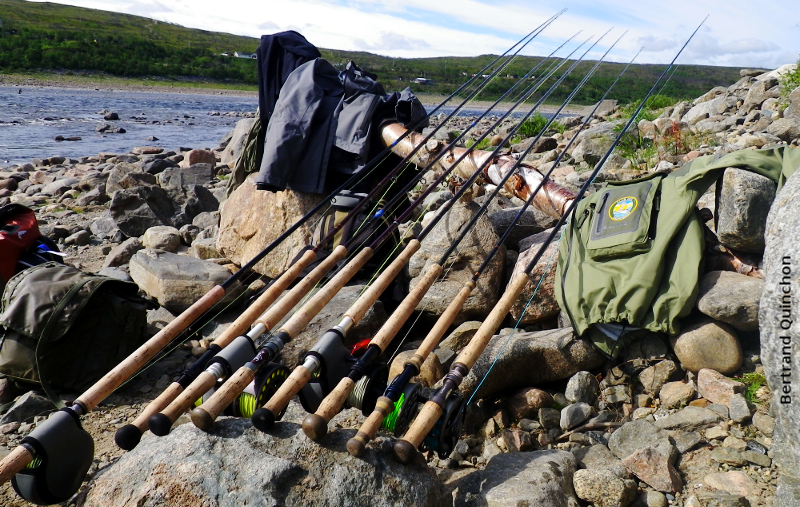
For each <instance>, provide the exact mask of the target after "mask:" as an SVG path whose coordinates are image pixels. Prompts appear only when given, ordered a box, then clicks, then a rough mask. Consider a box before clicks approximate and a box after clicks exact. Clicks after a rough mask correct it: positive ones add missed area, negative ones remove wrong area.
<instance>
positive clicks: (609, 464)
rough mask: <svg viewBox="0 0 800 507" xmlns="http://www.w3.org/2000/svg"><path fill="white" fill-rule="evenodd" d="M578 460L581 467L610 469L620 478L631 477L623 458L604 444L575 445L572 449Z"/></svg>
mask: <svg viewBox="0 0 800 507" xmlns="http://www.w3.org/2000/svg"><path fill="white" fill-rule="evenodd" d="M571 452H572V454H574V455H575V459H577V460H578V465H579V466H580V467H581V468H587V469H590V470H591V469H599V468H600V469H608V470H611V471H612V472H613V473H614V475H616V476H617V477H619V478H620V479H630V477H631V474H630V472H628V469H627V468H625V467H624V466H622V460H621V459H619V458H617V457H616V456H614V454H613V453H612V452H611V451H610V450H609V449H608V447H606V446H605V445H602V444H596V445H592V446H591V447H574V448H572V450H571Z"/></svg>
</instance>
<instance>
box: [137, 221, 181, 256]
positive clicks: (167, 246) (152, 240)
mask: <svg viewBox="0 0 800 507" xmlns="http://www.w3.org/2000/svg"><path fill="white" fill-rule="evenodd" d="M180 244H181V235H180V233H179V232H178V229H176V228H174V227H170V226H168V225H157V226H155V227H150V228H149V229H147V230H146V231H145V233H144V236H142V245H143V246H144V247H145V248H155V249H157V250H164V251H166V252H175V250H177V249H178V247H179V246H180Z"/></svg>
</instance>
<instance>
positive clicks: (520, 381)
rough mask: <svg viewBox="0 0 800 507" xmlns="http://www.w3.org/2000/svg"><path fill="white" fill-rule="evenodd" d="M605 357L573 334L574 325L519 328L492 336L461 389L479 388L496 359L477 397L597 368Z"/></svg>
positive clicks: (559, 378)
mask: <svg viewBox="0 0 800 507" xmlns="http://www.w3.org/2000/svg"><path fill="white" fill-rule="evenodd" d="M506 341H509V343H508V346H506V347H505V351H504V353H503V354H502V355H500V356H499V357H497V356H498V353H499V352H500V350H501V349H502V348H503V347H504V344H505V343H506ZM496 357H497V362H496V363H495V358H496ZM604 361H605V357H604V356H603V354H602V353H601V352H600V351H598V350H597V349H596V348H595V347H594V345H592V344H591V343H590V342H589V341H587V340H584V339H580V338H574V337H573V335H572V330H571V329H553V330H550V331H534V332H530V333H520V332H516V333H514V334H513V336H511V337H510V338H509V337H507V336H493V337H492V338H491V340H489V343H488V344H487V346H486V348H485V349H484V351H483V353H482V354H481V356H480V357H479V358H478V360H477V361H476V363H475V365H474V366H473V367H472V369H471V370H470V372H469V374H468V375H467V376H466V377H465V378H464V381H463V382H462V384H461V386H460V390H461V391H462V392H470V393H471V392H472V391H473V390H474V389H476V387H477V386H478V384H479V383H480V381H481V379H483V377H484V376H485V375H486V372H487V371H488V370H489V367H490V366H491V365H492V364H493V363H495V364H494V367H493V371H492V374H491V375H489V376H488V377H486V379H484V381H483V384H482V385H481V387H480V389H479V390H478V391H477V393H476V394H475V396H476V399H480V398H487V397H490V396H493V395H495V394H498V393H500V392H502V391H508V390H512V389H519V388H522V387H527V386H533V385H539V384H544V383H547V382H553V381H555V380H561V379H566V378H569V377H571V376H572V375H574V374H575V373H577V372H579V371H582V370H591V369H593V368H597V367H599V366H600V365H601V364H603V362H604Z"/></svg>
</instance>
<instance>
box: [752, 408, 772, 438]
mask: <svg viewBox="0 0 800 507" xmlns="http://www.w3.org/2000/svg"><path fill="white" fill-rule="evenodd" d="M753 425H754V426H755V427H756V428H757V429H758V431H760V432H761V433H763V434H764V435H766V436H768V437H770V438H772V435H773V434H774V432H775V419H774V418H773V417H771V416H768V415H767V414H762V413H761V412H756V413H755V414H753Z"/></svg>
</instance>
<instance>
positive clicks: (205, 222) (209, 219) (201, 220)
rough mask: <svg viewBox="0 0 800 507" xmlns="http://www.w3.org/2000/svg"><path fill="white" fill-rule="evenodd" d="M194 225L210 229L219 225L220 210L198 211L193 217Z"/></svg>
mask: <svg viewBox="0 0 800 507" xmlns="http://www.w3.org/2000/svg"><path fill="white" fill-rule="evenodd" d="M192 225H195V226H197V227H198V228H200V229H201V230H202V229H208V228H209V227H219V211H204V212H203V213H198V214H197V216H195V217H194V218H193V219H192Z"/></svg>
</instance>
